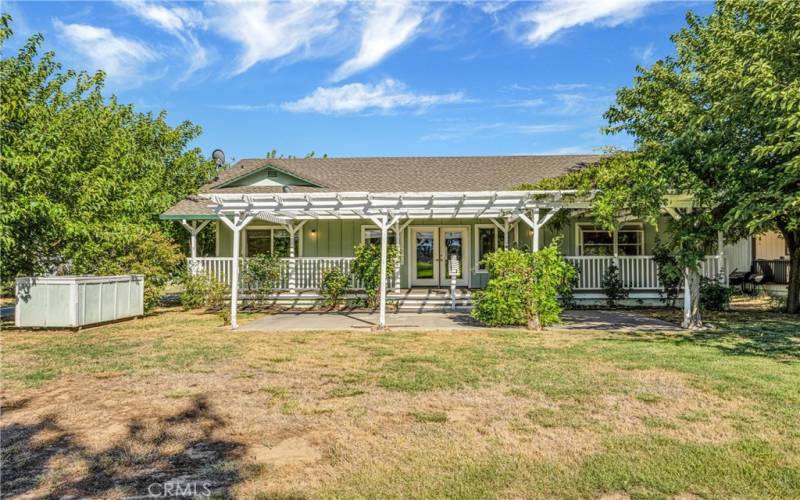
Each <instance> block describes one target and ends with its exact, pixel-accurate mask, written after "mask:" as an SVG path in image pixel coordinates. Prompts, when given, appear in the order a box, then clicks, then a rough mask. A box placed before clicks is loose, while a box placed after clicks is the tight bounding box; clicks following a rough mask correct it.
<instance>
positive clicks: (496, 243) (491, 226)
mask: <svg viewBox="0 0 800 500" xmlns="http://www.w3.org/2000/svg"><path fill="white" fill-rule="evenodd" d="M473 227H474V228H475V229H474V231H473V233H474V236H473V244H474V246H473V248H475V251H474V252H473V255H474V257H473V263H472V264H473V265H472V269H473V272H474V273H475V274H488V273H489V271H487V270H486V269H481V268H480V262H481V255H480V253H481V245H480V242H481V238H480V232H481V229H491V230H493V231H494V248H495V251H496V250H497V249H499V248H500V229H498V228H497V226H495V225H494V224H475V225H474V226H473ZM509 232H510V231H509ZM510 239H511V235H509V240H510Z"/></svg>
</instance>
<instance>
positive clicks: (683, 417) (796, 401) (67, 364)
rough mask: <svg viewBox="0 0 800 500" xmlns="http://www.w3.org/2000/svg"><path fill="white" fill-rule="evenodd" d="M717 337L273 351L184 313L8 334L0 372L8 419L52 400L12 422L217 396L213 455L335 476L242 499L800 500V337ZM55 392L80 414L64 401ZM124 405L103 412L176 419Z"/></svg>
mask: <svg viewBox="0 0 800 500" xmlns="http://www.w3.org/2000/svg"><path fill="white" fill-rule="evenodd" d="M708 321H709V323H711V324H712V325H714V328H712V329H709V330H705V331H702V332H696V333H669V334H662V333H647V332H613V331H587V332H579V331H571V332H558V331H547V332H543V333H530V332H525V331H520V330H513V331H498V330H492V331H469V332H413V333H412V332H402V331H391V332H389V333H385V334H376V333H372V332H367V331H357V332H342V333H319V332H317V333H315V332H309V333H303V334H300V333H292V334H271V335H261V334H253V333H247V334H244V333H233V332H230V331H229V330H226V329H222V328H219V326H218V320H216V319H215V318H214V317H213V316H203V315H195V314H190V313H166V314H164V315H162V316H158V317H153V318H147V319H145V320H142V321H138V322H133V323H128V324H124V323H122V324H117V325H110V326H104V327H100V328H96V329H91V330H88V331H84V332H80V333H72V332H13V331H4V332H3V333H2V334H1V335H2V337H0V338H2V341H3V345H2V350H3V364H2V371H1V372H0V374H2V382H3V386H4V392H5V394H4V396H5V395H6V394H8V395H7V396H6V398H7V399H8V400H9V401H11V402H17V401H23V403H24V401H25V400H27V399H28V398H33V399H32V400H31V401H32V402H28V403H24V404H27V405H30V408H23V409H21V410H15V411H13V412H10V413H9V415H10V416H11V417H12V418H13V417H14V416H15V415H23V414H24V412H26V411H31V412H34V413H30V414H27V415H28V416H35V415H37V413H35V411H40V409H39V408H36V407H34V406H33V405H36V404H41V401H40V399H36V398H37V397H39V398H41V400H42V401H45V402H46V403H47V404H48V405H50V404H68V403H69V401H71V398H72V397H73V396H74V397H75V400H81V401H82V403H81V404H85V405H91V404H92V402H91V401H92V400H91V398H89V397H88V395H87V394H86V391H87V390H89V389H87V387H94V388H96V387H98V386H102V387H107V388H112V389H113V390H116V391H120V394H134V393H136V394H142V395H144V396H143V398H144V399H140V400H138V403H137V404H138V405H150V404H152V403H151V400H152V399H158V400H160V401H161V403H162V405H163V402H164V401H163V399H164V398H167V399H170V400H171V401H169V405H163V406H164V408H167V407H169V409H174V408H178V407H179V406H180V405H185V404H187V403H188V402H189V401H191V400H192V399H193V398H194V397H196V396H198V397H199V396H204V397H206V398H207V400H208V404H209V407H210V408H213V409H215V410H216V411H217V412H218V414H219V415H222V416H221V417H220V419H219V422H220V423H219V424H218V425H219V427H218V428H216V430H215V431H214V439H220V440H225V439H229V440H232V441H236V442H245V443H246V444H248V445H250V444H258V445H259V446H261V447H262V448H263V447H264V446H267V448H269V447H272V446H274V445H276V444H277V443H279V442H280V441H281V440H284V439H287V438H295V437H303V439H305V440H306V441H307V442H308V443H310V444H309V446H315V447H318V448H319V450H320V457H321V458H319V459H316V461H313V462H302V463H293V464H291V466H289V467H285V468H281V467H277V468H276V467H274V466H272V465H270V464H267V465H264V466H263V468H262V469H263V470H262V469H258V470H261V472H258V471H256V472H254V473H253V475H249V476H247V477H244V476H243V477H242V479H241V483H240V484H239V485H238V486H237V487H238V488H241V490H237V492H238V493H239V495H240V496H242V497H254V496H256V494H257V493H260V494H263V496H264V497H265V498H273V497H280V495H281V492H286V491H291V492H297V491H300V493H298V495H300V494H301V493H302V495H301V496H307V497H323V498H325V497H338V498H342V497H347V498H364V497H366V498H400V497H403V498H420V499H421V498H522V497H534V498H552V497H567V498H596V497H601V496H603V495H606V494H619V495H628V496H630V497H632V498H671V497H675V496H680V495H695V496H698V497H702V498H730V497H739V498H757V497H767V498H798V497H800V426H798V424H797V422H798V415H800V321H798V319H797V318H792V317H787V316H783V315H777V314H769V313H752V314H741V313H736V312H732V313H724V314H716V315H709V319H708ZM301 340H302V341H301ZM176 379H177V381H176ZM184 379H185V380H184ZM87 380H88V381H89V382H88V383H87ZM151 386H153V387H156V386H157V387H160V389H159V390H158V391H157V392H151V390H150V387H151ZM51 387H58V388H60V389H61V391H62V392H65V393H66V394H68V395H69V396H70V398H65V399H63V401H65V402H64V403H58V402H53V401H52V398H49V397H48V396H46V394H47V391H49V390H50V388H51ZM184 387H185V388H186V389H182V388H184ZM92 390H95V389H92ZM106 390H109V391H110V390H111V389H106ZM41 394H45V396H40V395H41ZM151 395H155V396H157V397H156V398H151ZM126 397H128V396H126ZM131 397H132V396H131ZM117 399H119V400H120V401H123V400H125V398H123V397H121V396H120V397H119V398H116V396H115V399H114V401H115V406H113V407H110V406H94V407H91V408H90V407H89V406H87V408H89V409H90V410H91V411H92V414H93V415H103V412H109V413H108V414H109V415H112V413H111V412H113V414H114V415H119V414H122V415H124V414H125V413H126V412H130V413H133V414H138V413H143V412H147V411H155V409H157V408H159V407H157V406H155V405H154V406H153V407H152V409H151V408H149V407H147V408H145V407H142V406H136V405H134V403H132V402H128V403H119V404H128V405H132V406H130V407H118V406H116V405H117V403H116V401H117ZM125 401H127V400H125ZM4 404H5V402H4ZM434 408H435V409H434ZM51 410H52V408H48V412H51ZM62 413H64V416H63V418H70V415H72V417H75V415H74V414H75V412H73V411H65V412H62ZM56 414H58V412H56ZM59 418H61V415H59ZM73 424H74V425H75V426H76V427H78V428H81V427H82V426H84V427H85V425H84V423H83V422H82V421H79V422H78V423H77V424H75V423H74V422H73ZM70 425H71V424H70V422H69V421H59V426H60V428H63V429H69V428H70ZM183 425H185V424H183ZM76 439H77V438H76ZM109 444H111V443H109ZM236 460H238V458H232V459H231V462H230V463H231V465H230V466H231V467H237V468H240V470H245V468H244V467H245V466H244V465H243V464H242V463H239V462H237V461H236ZM57 473H58V471H54V472H53V474H57ZM132 473H133V474H134V475H135V474H140V473H142V471H133V472H132ZM292 474H296V475H292ZM48 477H49V478H50V480H52V481H56V482H57V480H56V479H53V477H55V476H48ZM308 477H325V478H326V480H325V481H319V482H311V483H303V482H302V481H304V480H305V479H304V478H308ZM298 484H301V485H302V486H297V485H298Z"/></svg>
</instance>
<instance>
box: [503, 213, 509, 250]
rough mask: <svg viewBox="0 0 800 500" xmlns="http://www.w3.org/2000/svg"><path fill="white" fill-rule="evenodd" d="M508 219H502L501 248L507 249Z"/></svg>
mask: <svg viewBox="0 0 800 500" xmlns="http://www.w3.org/2000/svg"><path fill="white" fill-rule="evenodd" d="M508 231H509V227H508V219H506V220H504V221H503V248H504V249H505V250H508Z"/></svg>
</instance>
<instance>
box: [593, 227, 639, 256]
mask: <svg viewBox="0 0 800 500" xmlns="http://www.w3.org/2000/svg"><path fill="white" fill-rule="evenodd" d="M578 230H579V239H578V254H579V255H603V256H613V255H614V233H612V232H609V231H606V230H604V229H602V228H598V227H592V226H578ZM643 246H644V233H643V231H642V229H641V228H640V227H636V226H623V227H622V228H621V229H620V230H619V231H618V232H617V250H618V252H619V255H642V254H643V253H644V251H643V250H644V249H643Z"/></svg>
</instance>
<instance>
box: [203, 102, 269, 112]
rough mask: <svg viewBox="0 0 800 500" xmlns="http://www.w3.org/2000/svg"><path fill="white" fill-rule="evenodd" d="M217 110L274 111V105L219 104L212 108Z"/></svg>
mask: <svg viewBox="0 0 800 500" xmlns="http://www.w3.org/2000/svg"><path fill="white" fill-rule="evenodd" d="M211 107H212V108H215V109H223V110H225V111H259V110H262V109H272V108H274V107H275V105H274V104H217V105H214V106H211Z"/></svg>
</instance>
